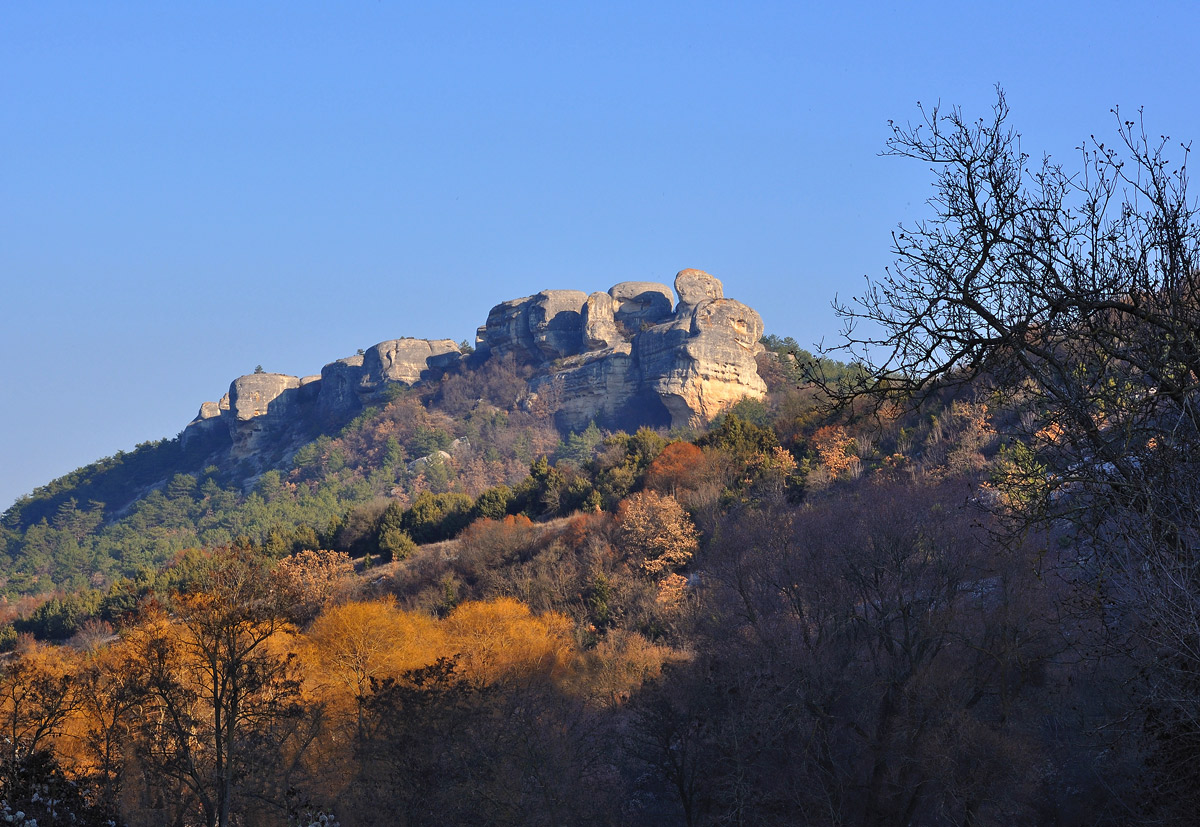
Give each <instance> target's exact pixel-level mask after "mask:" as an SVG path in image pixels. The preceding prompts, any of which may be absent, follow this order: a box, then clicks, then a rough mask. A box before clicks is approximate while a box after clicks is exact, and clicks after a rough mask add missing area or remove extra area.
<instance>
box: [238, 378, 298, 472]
mask: <svg viewBox="0 0 1200 827" xmlns="http://www.w3.org/2000/svg"><path fill="white" fill-rule="evenodd" d="M299 389H300V377H298V376H287V375H285V374H282V373H252V374H250V375H248V376H239V377H238V378H237V379H234V380H233V383H232V384H231V385H230V386H229V414H230V415H229V435H230V436H231V437H232V438H233V453H234V456H237V457H244V456H249V455H250V454H253V453H256V452H258V451H259V450H260V449H261V448H262V447H263V441H264V439H265V438H266V437H267V436H269V434H270V433H271V432H272V431H275V430H277V429H278V428H279V427H280V426H282V425H285V424H287V423H288V422H290V421H291V420H292V419H293V418H294V414H295V413H296V411H295V408H296V406H297V403H298V401H299V400H298V399H297V398H296V397H297V393H296V392H297V391H298V390H299Z"/></svg>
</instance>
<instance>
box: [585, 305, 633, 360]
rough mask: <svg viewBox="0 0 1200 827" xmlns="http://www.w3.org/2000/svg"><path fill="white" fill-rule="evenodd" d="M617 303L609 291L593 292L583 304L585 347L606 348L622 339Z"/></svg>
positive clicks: (589, 348) (592, 348)
mask: <svg viewBox="0 0 1200 827" xmlns="http://www.w3.org/2000/svg"><path fill="white" fill-rule="evenodd" d="M616 309H617V303H616V301H615V300H614V299H613V297H612V296H610V295H609V294H608V293H593V294H592V295H590V296H588V300H587V304H585V305H584V306H583V348H584V350H604V349H605V348H608V347H614V346H616V345H617V344H618V343H620V342H621V341H623V340H622V338H621V333H620V331H618V330H617V320H616Z"/></svg>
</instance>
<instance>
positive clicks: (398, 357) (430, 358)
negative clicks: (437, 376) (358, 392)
mask: <svg viewBox="0 0 1200 827" xmlns="http://www.w3.org/2000/svg"><path fill="white" fill-rule="evenodd" d="M460 358H462V354H461V353H460V352H459V350H458V345H456V344H455V343H454V341H453V340H452V339H434V340H429V339H392V340H390V341H387V342H380V343H379V344H377V345H374V346H373V347H371V348H370V349H368V350H367V352H366V354H365V355H364V356H363V361H362V366H363V376H362V379H361V382H362V385H363V387H364V388H375V387H378V386H380V385H382V384H384V383H385V382H403V383H404V384H406V385H414V384H416V383H417V382H419V381H421V379H422V378H428V377H429V376H430V375H431V371H435V370H444V369H446V368H448V367H449V366H450V365H452V364H454V363H455V362H457V361H458V360H459V359H460Z"/></svg>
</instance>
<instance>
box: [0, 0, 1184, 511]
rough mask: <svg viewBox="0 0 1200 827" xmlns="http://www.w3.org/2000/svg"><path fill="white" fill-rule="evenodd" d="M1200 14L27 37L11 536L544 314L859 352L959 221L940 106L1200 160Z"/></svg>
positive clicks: (2, 326)
mask: <svg viewBox="0 0 1200 827" xmlns="http://www.w3.org/2000/svg"><path fill="white" fill-rule="evenodd" d="M1198 42H1200V12H1197V11H1196V9H1195V7H1194V6H1193V5H1192V4H1190V3H1183V2H1180V3H1154V2H1143V3H1139V4H1132V3H1128V2H1122V3H1114V2H1087V3H1083V2H1079V3H1074V2H1061V3H1054V2H1047V0H1042V2H1022V1H1021V0H1012V1H1010V2H1003V3H994V2H979V3H963V2H941V3H936V2H930V3H920V2H917V3H912V2H909V3H885V2H879V3H851V2H846V3H807V2H799V1H798V0H796V1H795V2H785V3H769V2H762V3H755V2H746V0H742V2H738V3H709V2H702V1H701V0H689V2H677V3H676V2H661V3H646V2H644V0H643V2H636V3H626V2H619V1H616V0H609V1H608V2H597V3H588V2H568V3H564V2H545V3H523V2H519V0H506V2H503V3H501V2H493V3H483V2H475V3H459V2H453V0H451V1H450V2H439V3H399V2H391V1H389V0H372V1H371V2H354V1H353V0H348V1H347V2H343V3H329V2H304V0H286V2H267V1H266V0H263V1H261V2H244V0H243V1H242V2H217V1H216V0H214V1H213V2H204V3H163V2H160V1H158V0H156V2H145V3H140V2H114V3H94V2H79V3H66V2H54V0H41V1H40V2H36V3H32V2H28V3H27V2H9V3H4V4H0V368H2V370H3V380H2V381H0V510H2V509H4V508H6V507H7V506H8V505H10V504H11V503H12V502H13V501H14V500H15V499H16V498H17V497H19V496H20V495H22V494H24V493H27V492H30V491H32V490H33V488H34V487H36V486H38V485H42V484H44V483H46V482H49V481H50V480H52V479H53V478H55V477H57V476H60V475H62V474H64V473H67V472H69V471H71V470H72V469H74V468H77V467H79V466H81V465H84V464H87V463H88V462H91V461H93V460H96V459H98V458H100V457H103V456H108V455H111V454H114V453H116V452H117V451H118V450H123V449H124V450H128V449H132V448H133V447H134V446H135V445H137V444H138V443H141V442H145V441H150V440H157V439H161V438H164V437H167V438H169V437H173V436H175V435H176V434H178V433H179V432H180V431H181V430H182V429H183V427H184V426H185V425H186V424H187V423H188V421H190V420H191V419H192V418H193V417H194V416H195V414H196V411H197V410H198V409H199V407H200V404H201V403H202V402H204V401H206V400H214V401H215V400H217V399H219V398H220V396H221V395H222V394H223V393H224V392H225V391H226V390H227V388H228V386H229V383H230V382H231V381H232V380H233V379H235V378H236V377H238V376H240V375H242V374H246V373H250V372H252V371H253V370H254V368H255V366H256V365H262V366H263V367H264V368H265V369H266V370H268V371H272V372H279V373H289V374H295V375H301V376H303V375H308V374H314V373H318V372H319V371H320V369H321V366H322V365H324V364H326V363H328V362H331V361H333V360H335V359H338V358H340V357H343V356H347V355H350V354H353V353H354V352H355V351H356V350H357V349H358V348H367V347H370V346H371V345H372V344H375V343H376V342H379V341H383V340H386V339H394V338H399V337H401V336H416V337H427V338H453V339H455V340H462V339H468V340H473V339H474V334H475V329H476V327H477V326H478V325H480V324H482V323H483V322H484V320H485V319H486V317H487V313H488V310H489V308H490V307H491V306H492V305H494V304H497V303H499V302H501V301H504V300H506V299H511V298H517V297H520V296H526V295H530V294H532V293H535V292H537V291H539V290H543V289H550V288H561V289H578V290H584V291H586V292H592V291H595V290H606V289H607V288H608V287H610V286H611V285H612V284H615V283H617V282H620V281H627V280H650V281H661V282H666V283H668V284H670V283H671V281H672V279H673V278H674V274H675V273H676V272H677V271H678V270H680V269H683V268H686V267H696V268H699V269H703V270H707V271H708V272H710V273H712V274H713V275H715V276H717V277H718V278H720V279H721V280H722V281H723V282H724V285H725V294H726V296H728V297H731V298H736V299H739V300H741V301H743V302H745V303H747V304H749V305H750V306H751V307H754V308H755V309H757V310H758V311H759V312H760V313H761V315H762V317H763V320H764V323H765V327H766V330H767V332H769V333H775V334H778V335H781V336H792V337H794V338H795V339H796V340H797V341H799V342H800V343H801V344H802V345H808V346H812V345H814V344H816V343H818V342H821V341H824V342H825V343H826V344H831V343H835V342H836V340H837V337H838V333H839V323H838V320H837V318H836V317H835V315H834V313H833V312H832V310H831V308H830V302H831V301H832V300H833V299H834V297H835V295H838V296H841V297H842V298H845V297H847V296H851V295H853V294H855V293H856V292H858V291H860V290H861V288H862V286H863V284H864V277H867V276H872V277H877V276H879V275H881V274H883V272H884V268H885V267H886V266H887V265H888V264H889V262H890V261H891V256H890V254H889V245H890V238H891V236H890V234H891V231H892V230H893V229H894V228H895V227H896V226H897V224H899V223H901V222H912V221H916V220H919V219H920V218H922V217H927V216H928V215H929V214H930V208H929V207H928V206H927V205H926V204H925V201H926V199H927V198H928V197H929V196H930V195H931V193H932V190H931V186H930V184H931V180H932V178H931V175H930V173H929V171H928V170H927V169H924V168H922V167H921V165H920V164H919V163H917V162H912V161H903V160H898V159H894V158H884V157H880V154H879V153H880V151H881V150H882V149H883V146H884V141H885V140H886V139H887V137H888V135H889V128H888V121H889V120H895V121H898V122H904V121H906V120H910V119H913V118H915V117H917V116H918V114H919V113H918V109H917V103H918V102H919V101H920V102H924V103H926V104H930V103H934V102H938V101H940V102H942V103H943V104H946V105H959V106H961V107H963V109H964V110H965V111H966V112H967V113H968V114H971V115H979V116H983V115H986V114H987V113H988V112H989V111H990V106H991V105H992V104H993V103H994V101H995V94H996V92H995V87H996V85H997V84H1000V85H1001V86H1002V87H1003V89H1004V91H1005V94H1006V97H1007V100H1008V104H1009V106H1010V108H1011V111H1012V115H1011V123H1012V124H1013V125H1014V126H1015V127H1016V128H1017V129H1019V130H1020V131H1021V133H1022V135H1023V141H1024V144H1023V145H1024V147H1025V148H1026V150H1027V151H1030V152H1032V153H1033V154H1034V155H1035V156H1039V155H1041V154H1042V153H1049V154H1050V155H1051V156H1052V157H1053V158H1055V159H1061V160H1062V161H1063V162H1064V163H1065V164H1067V165H1070V164H1074V163H1076V161H1077V158H1078V153H1077V152H1076V147H1078V146H1079V145H1080V144H1081V142H1083V141H1084V140H1086V139H1087V138H1088V136H1089V135H1092V134H1095V135H1097V136H1112V134H1113V130H1114V125H1115V119H1114V116H1113V114H1112V112H1111V110H1112V108H1113V107H1114V106H1119V107H1120V109H1121V112H1122V113H1123V114H1125V113H1130V112H1134V111H1136V110H1137V109H1138V108H1139V107H1143V108H1144V112H1145V117H1146V122H1147V124H1148V125H1149V126H1150V128H1151V131H1153V132H1163V133H1166V134H1169V135H1171V136H1172V137H1173V138H1178V139H1180V140H1187V139H1189V138H1190V137H1200V107H1198V106H1197V105H1196V96H1195V77H1196V75H1197V71H1196V70H1197V68H1198V65H1197V58H1196V56H1195V55H1196V50H1195V46H1196V43H1198Z"/></svg>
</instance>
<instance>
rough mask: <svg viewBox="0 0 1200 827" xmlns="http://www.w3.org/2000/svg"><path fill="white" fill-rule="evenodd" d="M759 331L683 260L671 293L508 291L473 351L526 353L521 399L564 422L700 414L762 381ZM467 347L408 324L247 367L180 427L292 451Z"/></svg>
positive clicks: (647, 420)
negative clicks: (287, 367)
mask: <svg viewBox="0 0 1200 827" xmlns="http://www.w3.org/2000/svg"><path fill="white" fill-rule="evenodd" d="M675 294H678V297H679V300H678V302H677V303H676V302H675V301H674V295H675ZM762 333H763V325H762V319H761V318H760V317H759V315H758V314H757V313H756V312H754V310H752V309H751V308H749V307H747V306H746V305H744V304H742V303H741V302H737V301H734V300H732V299H727V298H725V297H724V288H723V286H722V284H721V282H720V281H718V280H717V279H716V278H714V277H713V276H710V275H709V274H708V273H705V272H703V271H701V270H682V271H680V272H679V274H678V275H676V277H675V293H674V294H673V293H672V291H671V288H670V287H668V286H667V285H665V284H659V283H656V282H645V281H624V282H620V283H619V284H616V285H614V286H613V287H611V288H610V289H609V290H608V291H606V292H594V293H591V294H590V295H589V294H587V293H583V292H580V291H578V290H544V291H542V292H541V293H538V294H536V295H534V296H527V297H525V298H520V299H513V300H511V301H506V302H502V303H500V304H498V305H496V306H495V307H493V308H492V310H491V312H490V313H488V318H487V322H486V324H484V325H483V326H482V327H480V328H479V331H478V333H477V336H476V345H477V350H476V354H475V356H474V357H473V359H474V363H475V364H479V363H482V362H484V361H486V360H488V359H509V358H511V359H514V360H516V361H518V362H520V363H523V364H528V365H531V366H532V368H533V378H532V379H531V380H530V387H529V396H528V400H527V401H528V402H529V403H530V404H533V403H535V402H538V401H540V402H542V403H544V404H545V405H546V406H548V407H549V408H550V409H551V410H554V411H555V412H556V414H555V415H556V417H557V420H558V422H559V424H560V425H561V426H563V427H567V428H572V429H578V428H582V427H585V426H586V425H587V423H588V422H590V421H592V420H595V421H597V422H599V423H601V424H603V425H606V426H609V427H625V428H632V427H636V426H638V425H642V424H648V425H671V426H693V427H694V426H698V425H701V424H703V423H705V422H707V421H708V420H711V419H712V418H713V417H714V416H716V415H717V414H719V413H721V412H722V411H723V410H725V409H727V408H728V407H729V406H730V405H732V404H733V403H735V402H737V401H738V400H739V399H741V398H743V397H746V396H749V397H755V398H757V397H761V396H762V395H763V394H764V393H765V392H766V386H765V385H764V384H763V381H762V379H760V378H759V376H758V372H757V367H756V364H755V358H754V357H755V356H756V355H757V354H758V353H760V352H761V351H762V346H761V345H760V344H759V339H760V338H761V336H762ZM462 358H464V357H463V354H462V353H461V352H460V350H459V346H458V345H456V344H455V343H454V341H453V340H451V339H435V340H429V339H411V338H402V339H392V340H388V341H385V342H380V343H378V344H376V345H373V346H371V347H370V348H368V349H366V350H365V351H360V352H359V355H356V356H350V357H347V358H344V359H338V360H337V361H334V362H330V363H329V364H327V365H325V367H323V368H322V369H321V373H320V375H313V376H306V377H303V378H300V377H295V376H285V375H283V374H277V373H254V374H250V375H248V376H242V377H239V378H238V379H235V380H234V381H233V383H232V384H231V385H230V386H229V392H228V393H227V394H226V395H225V397H223V398H222V399H221V401H220V402H205V403H204V404H203V405H201V407H200V412H199V414H198V415H197V417H196V419H195V420H193V421H192V422H191V424H190V425H189V426H188V428H187V429H186V430H185V431H184V438H185V440H187V439H191V438H194V437H196V436H199V435H201V434H213V433H217V432H219V431H227V432H228V436H229V440H230V444H231V446H232V447H231V449H230V451H231V455H232V457H233V458H234V459H244V458H247V457H255V456H256V455H261V454H263V453H264V452H267V451H268V450H270V451H274V452H275V453H286V452H287V449H288V447H289V445H292V447H293V448H294V447H295V446H297V445H298V444H300V443H301V442H302V441H303V440H304V439H306V438H311V437H310V436H308V435H310V434H311V433H312V432H313V431H314V430H320V429H321V428H322V427H325V426H336V425H338V424H339V423H342V422H345V421H347V420H348V419H349V418H351V417H353V416H354V415H356V414H357V413H358V412H359V411H360V410H362V408H363V407H364V406H365V405H368V404H371V403H372V402H376V401H378V400H380V399H381V398H383V395H384V394H385V393H386V390H387V388H388V386H391V385H396V384H402V385H414V384H418V383H421V382H428V381H436V380H437V379H438V378H439V377H440V376H441V375H442V374H443V373H444V372H445V371H447V370H450V369H453V368H454V366H455V365H456V363H457V362H459V361H460V360H461V359H462ZM289 440H290V442H289Z"/></svg>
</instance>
